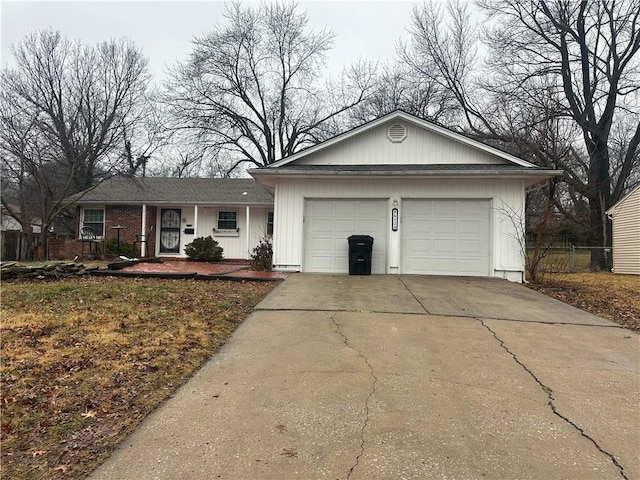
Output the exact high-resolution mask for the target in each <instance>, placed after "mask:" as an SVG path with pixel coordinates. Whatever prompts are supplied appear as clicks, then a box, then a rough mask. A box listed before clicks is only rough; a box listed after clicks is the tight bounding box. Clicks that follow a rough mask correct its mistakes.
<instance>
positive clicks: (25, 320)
mask: <svg viewBox="0 0 640 480" xmlns="http://www.w3.org/2000/svg"><path fill="white" fill-rule="evenodd" d="M274 286H275V284H273V283H266V282H228V281H211V282H197V281H184V280H158V279H120V278H93V277H81V278H73V279H65V280H63V281H59V282H51V281H49V282H29V283H27V282H18V283H13V284H10V285H3V286H2V308H1V310H0V319H1V321H2V360H3V362H2V366H1V367H0V374H1V380H2V392H1V393H2V430H1V438H2V478H29V479H79V478H85V476H86V475H87V474H88V473H89V472H91V471H92V470H93V469H94V468H95V467H96V466H97V465H99V464H100V463H101V462H102V461H103V460H104V459H105V458H106V457H107V456H108V455H109V454H110V453H111V452H112V451H113V449H114V448H115V447H116V445H117V444H118V443H119V442H120V441H121V440H122V439H124V438H125V436H126V435H128V434H129V433H130V432H132V431H133V430H134V429H135V428H136V427H137V426H138V425H139V423H140V422H141V421H142V419H143V418H144V417H145V416H146V415H147V414H148V413H149V412H151V411H152V410H153V409H154V408H155V407H156V406H158V405H159V404H160V403H161V402H162V401H163V400H165V399H166V398H167V397H169V396H170V395H171V394H172V393H173V392H174V391H175V390H176V389H177V388H178V387H179V386H180V385H181V384H182V383H184V382H185V380H186V379H188V378H189V377H190V376H191V375H193V373H194V372H195V371H196V370H197V369H198V368H199V367H200V366H201V365H202V364H203V363H204V362H205V361H206V360H207V359H208V358H209V357H210V356H211V354H212V353H213V352H215V351H216V350H217V349H218V348H219V347H220V346H221V345H223V344H224V343H225V341H226V339H227V338H228V337H229V335H230V334H231V333H232V332H233V331H234V329H235V328H236V327H237V326H238V324H239V323H240V322H242V320H243V319H244V318H246V316H247V315H248V314H249V313H250V311H251V310H252V308H253V307H254V306H255V305H256V304H257V303H258V302H259V301H260V300H261V299H262V298H264V296H265V295H266V294H267V293H268V292H269V291H270V290H271V289H273V288H274Z"/></svg>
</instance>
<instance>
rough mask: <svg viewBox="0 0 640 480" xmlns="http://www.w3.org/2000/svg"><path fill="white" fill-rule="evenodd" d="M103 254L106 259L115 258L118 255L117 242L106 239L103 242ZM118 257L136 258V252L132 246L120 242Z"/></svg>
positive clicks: (112, 239) (113, 239)
mask: <svg viewBox="0 0 640 480" xmlns="http://www.w3.org/2000/svg"><path fill="white" fill-rule="evenodd" d="M104 254H105V256H106V257H115V256H116V255H118V240H116V239H115V238H108V239H106V240H105V241H104ZM120 255H124V256H125V257H129V258H133V257H135V256H136V252H135V250H134V248H133V245H131V244H130V243H126V242H122V241H121V242H120Z"/></svg>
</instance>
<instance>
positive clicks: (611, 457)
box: [478, 318, 629, 480]
mask: <svg viewBox="0 0 640 480" xmlns="http://www.w3.org/2000/svg"><path fill="white" fill-rule="evenodd" d="M478 320H479V321H480V323H481V324H482V326H483V327H484V328H486V329H487V330H488V331H489V332H490V333H491V335H493V337H494V338H495V339H496V340H497V341H498V342H499V343H500V346H501V347H502V348H503V349H504V350H505V351H506V352H507V353H508V354H509V355H511V357H513V359H514V360H515V362H516V363H517V364H518V365H520V366H521V367H522V368H523V369H524V371H525V372H527V373H528V374H529V375H530V376H531V378H533V380H534V381H535V382H536V383H537V384H538V385H540V388H541V389H542V391H543V392H544V393H546V395H547V397H548V398H549V401H548V402H547V405H549V407H550V408H551V411H552V412H553V414H554V415H555V416H557V417H558V418H560V419H562V420H563V421H564V422H566V423H567V424H568V425H570V426H571V427H572V428H574V429H575V430H577V431H578V432H579V433H580V435H581V436H583V437H584V438H586V439H587V440H589V441H590V442H591V443H592V444H593V445H594V446H595V447H596V448H597V449H598V450H599V451H600V452H601V453H602V454H604V455H605V456H607V457H608V458H609V460H611V462H612V463H613V464H614V465H615V466H616V467H617V468H618V470H619V471H620V475H621V476H622V478H624V479H625V480H629V477H627V475H626V474H625V472H624V467H623V466H622V465H621V464H620V462H618V460H617V459H616V457H615V456H614V455H613V454H612V453H609V452H607V451H606V450H605V449H604V448H602V447H601V446H600V444H599V443H598V442H597V441H596V440H595V439H594V438H593V437H591V436H590V435H589V434H588V433H586V432H585V431H584V429H582V428H581V427H579V426H578V425H577V424H576V423H575V422H573V421H572V420H571V419H569V418H568V417H566V416H564V415H563V414H561V413H560V412H559V411H558V409H557V407H556V405H555V403H554V402H555V398H554V396H553V390H552V389H551V388H550V387H548V386H547V385H545V384H544V383H542V381H541V380H540V379H539V378H538V377H537V376H536V374H535V373H533V372H532V371H531V370H530V369H529V368H528V367H527V366H526V365H525V364H524V363H522V361H520V359H519V358H518V356H517V355H516V354H515V353H513V352H512V351H511V350H509V347H507V346H506V345H505V343H504V340H502V339H501V338H500V337H498V334H497V333H496V332H495V331H494V330H492V329H491V327H489V326H488V325H487V324H486V323H485V322H484V320H483V319H481V318H478Z"/></svg>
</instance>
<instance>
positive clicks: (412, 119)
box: [266, 111, 539, 169]
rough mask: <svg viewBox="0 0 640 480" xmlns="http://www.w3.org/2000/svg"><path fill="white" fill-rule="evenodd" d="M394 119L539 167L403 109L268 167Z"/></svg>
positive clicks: (520, 162)
mask: <svg viewBox="0 0 640 480" xmlns="http://www.w3.org/2000/svg"><path fill="white" fill-rule="evenodd" d="M393 120H404V121H406V122H409V123H413V124H414V125H416V126H418V127H422V128H424V129H425V130H428V131H430V132H434V133H437V134H439V135H442V136H443V137H446V138H449V139H451V140H454V141H456V142H459V143H463V144H465V145H467V146H469V147H471V148H474V149H476V150H481V151H483V152H485V153H488V154H490V155H495V156H496V157H499V158H501V159H503V160H507V161H508V162H511V163H515V164H516V165H520V166H522V167H529V168H539V167H538V166H537V165H534V164H533V163H530V162H527V161H526V160H522V159H521V158H518V157H515V156H513V155H510V154H508V153H506V152H503V151H502V150H498V149H497V148H494V147H491V146H489V145H486V144H484V143H482V142H478V141H477V140H473V139H471V138H468V137H465V136H464V135H462V134H459V133H456V132H453V131H451V130H448V129H446V128H443V127H439V126H438V125H435V124H433V123H431V122H427V121H426V120H422V119H420V118H418V117H414V116H413V115H409V114H408V113H405V112H402V111H395V112H391V113H389V114H387V115H385V116H383V117H380V118H378V119H376V120H373V121H372V122H369V123H366V124H364V125H361V126H359V127H357V128H354V129H353V130H350V131H348V132H345V133H342V134H340V135H337V136H335V137H333V138H331V139H329V140H327V141H325V142H323V143H319V144H318V145H314V146H313V147H309V148H307V149H305V150H303V151H301V152H298V153H295V154H293V155H291V156H289V157H285V158H283V159H281V160H278V161H277V162H275V163H272V164H271V165H269V166H268V167H266V168H272V169H273V168H278V167H282V166H284V165H287V164H289V163H291V162H295V161H296V160H298V159H300V158H302V157H306V156H307V155H311V154H312V153H315V152H317V151H319V150H323V149H325V148H327V147H330V146H332V145H335V144H337V143H340V142H343V141H345V140H348V139H349V138H351V137H354V136H356V135H359V134H361V133H363V132H366V131H367V130H371V129H373V128H376V127H378V126H380V125H382V124H383V123H386V122H388V121H393Z"/></svg>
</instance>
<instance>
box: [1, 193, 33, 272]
mask: <svg viewBox="0 0 640 480" xmlns="http://www.w3.org/2000/svg"><path fill="white" fill-rule="evenodd" d="M11 208H12V209H13V210H15V211H18V212H19V211H20V209H19V207H18V206H17V205H12V206H11ZM0 217H1V221H0V260H2V261H7V260H28V259H30V258H31V256H32V253H33V252H31V251H30V249H29V245H28V243H27V240H26V239H25V238H24V235H25V234H24V233H23V232H22V225H20V222H18V221H17V220H16V219H15V218H13V217H12V216H11V215H10V214H9V212H8V211H7V210H6V209H5V207H4V205H3V206H2V208H1V216H0ZM31 227H32V229H33V235H39V234H40V229H41V222H40V219H39V218H33V219H32V222H31Z"/></svg>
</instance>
